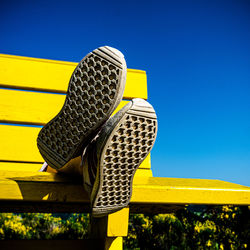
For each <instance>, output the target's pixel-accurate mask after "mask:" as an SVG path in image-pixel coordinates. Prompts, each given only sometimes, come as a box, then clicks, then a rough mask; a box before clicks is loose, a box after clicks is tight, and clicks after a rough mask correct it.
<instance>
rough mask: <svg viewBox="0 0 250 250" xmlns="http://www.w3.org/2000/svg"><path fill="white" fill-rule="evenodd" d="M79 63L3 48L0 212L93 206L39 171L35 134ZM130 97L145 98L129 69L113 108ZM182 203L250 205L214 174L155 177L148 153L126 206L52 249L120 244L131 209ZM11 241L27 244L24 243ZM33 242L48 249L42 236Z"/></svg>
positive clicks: (75, 187) (246, 192)
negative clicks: (14, 53) (85, 236)
mask: <svg viewBox="0 0 250 250" xmlns="http://www.w3.org/2000/svg"><path fill="white" fill-rule="evenodd" d="M76 65H77V64H76V63H72V62H62V61H53V60H44V59H36V58H27V57H20V56H10V55H3V54H0V138H1V142H0V212H89V211H90V208H89V200H88V198H87V195H86V193H85V191H84V189H83V187H82V185H81V182H80V181H78V180H73V179H72V178H70V177H68V176H63V175H60V174H51V173H41V172H38V170H39V169H40V167H41V164H42V163H43V159H42V157H41V155H40V154H39V152H38V149H37V146H36V137H37V135H38V132H39V131H40V129H41V127H42V126H43V125H44V124H45V123H47V122H48V121H49V120H50V119H51V118H52V117H54V116H55V115H56V114H57V113H58V111H59V110H60V108H61V107H62V105H63V102H64V99H65V93H66V90H67V84H68V81H69V78H70V76H71V73H72V72H73V70H74V68H75V66H76ZM135 97H140V98H143V99H147V80H146V73H145V71H141V70H132V69H128V73H127V83H126V88H125V92H124V98H123V99H124V100H123V101H122V103H121V104H120V105H119V107H118V109H120V108H121V107H122V106H123V105H124V104H126V102H127V101H126V100H129V99H132V98H135ZM169 167H170V166H169ZM187 204H237V205H249V204H250V188H249V187H245V186H241V185H237V184H232V183H228V182H224V181H219V180H200V179H177V178H159V177H153V176H152V171H151V164H150V156H148V157H147V158H146V159H145V161H144V162H143V163H142V164H141V166H140V168H139V169H138V171H137V173H136V175H135V179H134V183H133V194H132V199H131V202H130V205H129V207H128V208H125V209H123V210H121V211H119V212H116V213H114V214H111V215H109V216H107V217H104V218H102V219H93V220H92V221H91V236H90V238H93V239H98V240H94V241H92V240H91V239H90V240H86V241H84V242H82V241H70V242H69V243H65V244H63V245H62V244H61V243H60V242H57V241H54V243H53V244H50V247H51V248H53V249H57V248H56V246H57V247H58V249H59V248H60V249H66V248H67V246H69V247H71V248H72V247H73V245H74V246H75V247H76V248H75V249H89V248H90V249H94V247H93V246H96V247H97V246H99V247H100V246H101V248H105V249H122V237H123V236H126V235H127V230H128V218H129V212H132V213H133V212H135V213H136V212H139V213H144V212H152V213H165V212H169V211H173V210H174V209H177V208H178V207H181V206H184V205H187ZM79 242H80V243H79ZM5 243H6V242H5ZM11 244H13V246H14V245H15V244H19V246H21V245H22V246H23V247H24V248H26V249H27V248H28V249H29V245H27V244H29V243H25V244H26V245H25V244H24V242H22V243H20V242H19V243H15V242H12V243H11ZM20 244H21V245H20ZM30 244H32V246H33V244H34V241H31V242H30ZM38 244H40V246H44V247H46V248H48V245H46V244H47V243H46V242H45V243H43V244H44V245H43V244H42V243H41V241H40V242H39V243H38ZM98 244H99V245H98ZM0 245H1V242H0ZM77 247H78V248H77ZM30 248H31V247H30Z"/></svg>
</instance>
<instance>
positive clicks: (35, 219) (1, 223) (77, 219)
mask: <svg viewBox="0 0 250 250" xmlns="http://www.w3.org/2000/svg"><path fill="white" fill-rule="evenodd" d="M88 224H89V217H88V215H85V214H71V215H70V216H69V217H68V218H67V219H64V220H63V219H62V218H61V217H58V216H53V215H52V214H42V213H24V214H13V213H2V214H0V239H83V238H86V237H87V227H88Z"/></svg>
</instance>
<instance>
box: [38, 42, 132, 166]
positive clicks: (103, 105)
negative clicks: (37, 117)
mask: <svg viewBox="0 0 250 250" xmlns="http://www.w3.org/2000/svg"><path fill="white" fill-rule="evenodd" d="M126 73H127V67H126V62H125V59H124V56H123V54H122V53H121V52H120V51H118V50H117V49H114V48H111V47H108V46H105V47H100V48H98V49H96V50H94V51H92V52H90V53H89V54H88V55H87V56H85V57H84V58H83V59H82V60H81V62H80V63H79V64H78V65H77V67H76V68H75V70H74V72H73V74H72V76H71V78H70V81H69V86H68V90H67V96H66V100H65V103H64V105H63V107H62V109H61V111H60V112H59V113H58V114H57V115H56V116H55V117H54V118H53V119H52V120H51V121H50V122H49V123H47V124H46V125H45V126H44V127H43V128H42V130H41V131H40V133H39V135H38V138H37V146H38V149H39V151H40V153H41V155H42V156H43V158H44V159H45V161H46V162H47V163H48V164H49V165H50V166H51V167H53V168H55V169H60V168H61V167H63V166H64V165H65V164H66V163H67V162H68V161H69V160H70V159H72V158H75V157H77V156H79V155H80V154H81V153H82V151H83V148H84V147H85V146H86V145H87V144H88V143H89V142H90V141H91V140H92V138H93V137H94V136H95V135H96V134H97V133H98V131H99V130H100V128H101V126H102V125H103V124H104V123H105V122H106V121H107V120H108V118H109V117H110V115H111V114H112V112H113V111H114V110H115V108H116V107H117V106H118V104H119V103H120V101H121V99H122V96H123V92H124V88H125V82H126Z"/></svg>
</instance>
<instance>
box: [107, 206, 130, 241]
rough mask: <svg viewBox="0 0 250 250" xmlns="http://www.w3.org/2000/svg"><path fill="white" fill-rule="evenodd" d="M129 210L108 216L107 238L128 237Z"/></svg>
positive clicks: (124, 209)
mask: <svg viewBox="0 0 250 250" xmlns="http://www.w3.org/2000/svg"><path fill="white" fill-rule="evenodd" d="M128 220H129V208H123V209H122V210H120V211H118V212H116V213H113V214H109V215H108V226H107V236H108V237H115V236H127V235H128Z"/></svg>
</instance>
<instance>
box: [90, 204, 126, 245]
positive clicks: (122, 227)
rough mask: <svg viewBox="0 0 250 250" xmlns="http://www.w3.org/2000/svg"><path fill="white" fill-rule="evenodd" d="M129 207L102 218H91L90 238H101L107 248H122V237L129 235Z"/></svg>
mask: <svg viewBox="0 0 250 250" xmlns="http://www.w3.org/2000/svg"><path fill="white" fill-rule="evenodd" d="M128 220H129V208H123V209H122V210H120V211H118V212H116V213H113V214H109V215H108V216H105V217H101V218H93V217H92V218H91V223H90V238H91V239H101V240H103V242H104V246H103V249H105V250H115V249H116V250H122V249H123V246H122V237H123V236H127V235H128Z"/></svg>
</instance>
